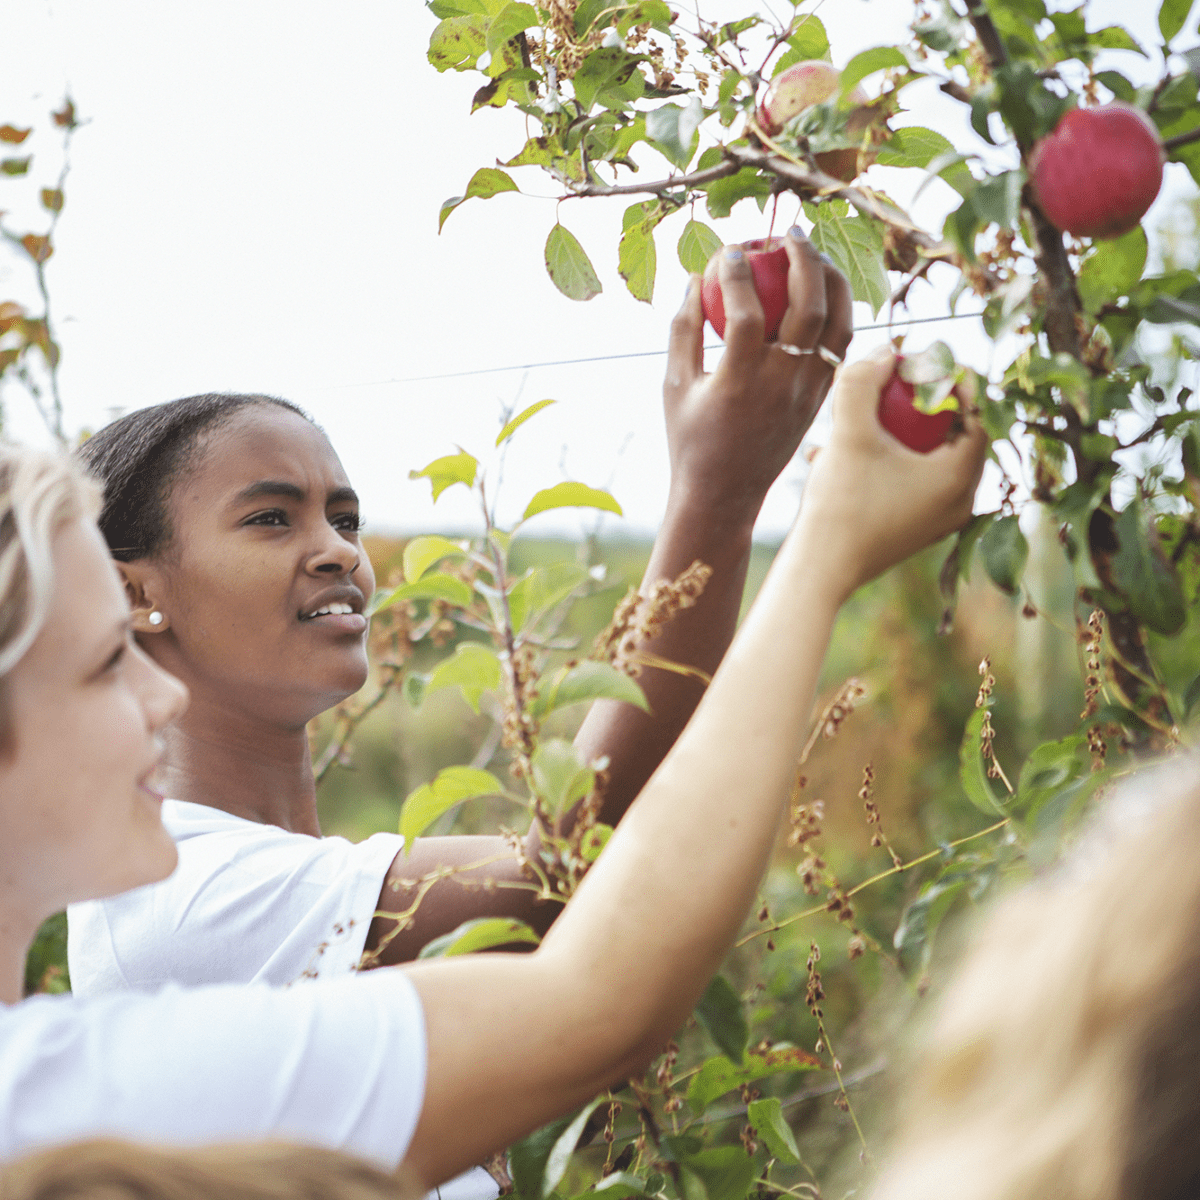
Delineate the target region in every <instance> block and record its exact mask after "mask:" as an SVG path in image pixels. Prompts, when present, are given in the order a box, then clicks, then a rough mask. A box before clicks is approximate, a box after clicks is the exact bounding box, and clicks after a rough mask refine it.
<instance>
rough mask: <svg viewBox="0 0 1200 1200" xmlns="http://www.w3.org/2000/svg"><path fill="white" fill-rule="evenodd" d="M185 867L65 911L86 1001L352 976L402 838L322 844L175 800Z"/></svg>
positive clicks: (77, 985) (171, 814) (170, 823)
mask: <svg viewBox="0 0 1200 1200" xmlns="http://www.w3.org/2000/svg"><path fill="white" fill-rule="evenodd" d="M163 823H164V824H165V825H166V827H167V830H168V832H169V833H170V834H171V836H172V837H173V838H174V839H175V843H176V846H177V847H178V849H179V866H178V867H177V868H176V870H175V872H174V874H172V875H171V877H170V878H169V879H165V880H163V882H162V883H155V884H150V885H149V886H147V887H141V888H136V889H134V890H133V891H131V892H126V893H124V894H123V895H121V896H114V897H111V898H109V899H107V900H93V901H89V902H88V903H86V904H75V905H72V906H71V908H70V909H69V910H68V960H69V967H70V972H71V986H72V989H73V990H74V992H75V994H76V995H78V996H84V997H90V996H98V995H102V994H104V993H109V992H114V991H128V990H130V989H133V990H135V991H155V990H157V989H158V988H160V987H162V986H163V985H164V984H167V983H181V984H183V985H185V986H188V987H196V986H200V985H203V984H207V983H227V982H228V983H260V982H261V983H270V984H275V985H283V984H288V983H291V982H293V981H294V980H296V979H300V978H305V977H308V978H315V977H320V978H322V979H325V978H337V977H339V976H343V975H346V974H347V973H349V972H351V971H353V970H354V969H355V967H356V965H357V963H358V960H359V958H360V956H361V955H362V951H363V946H364V945H365V943H366V937H367V931H368V929H369V928H370V924H371V917H372V915H373V914H374V912H375V910H376V908H377V906H378V904H379V893H380V889H381V888H382V887H383V883H384V879H385V877H386V875H387V871H388V868H389V867H390V866H391V864H392V860H393V859H394V858H395V857H396V855H397V854H398V853H399V852H400V850H401V848H402V847H403V845H404V840H403V838H401V837H399V836H398V835H396V834H387V833H377V834H375V835H374V836H373V837H370V838H367V839H366V840H365V841H363V842H358V843H355V842H349V841H347V840H346V839H345V838H338V837H326V838H314V837H309V836H307V835H306V834H300V833H289V832H288V831H286V830H284V829H280V828H278V827H277V826H274V825H260V824H257V823H256V822H254V821H246V820H243V819H242V818H240V817H234V816H231V815H230V814H229V813H226V812H222V811H221V810H220V809H215V808H208V807H207V806H205V805H202V804H188V803H184V802H181V801H176V800H167V801H166V802H164V804H163Z"/></svg>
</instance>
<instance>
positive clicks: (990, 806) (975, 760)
mask: <svg viewBox="0 0 1200 1200" xmlns="http://www.w3.org/2000/svg"><path fill="white" fill-rule="evenodd" d="M987 712H988V710H987V707H986V706H981V707H980V708H977V709H976V710H975V711H974V712H973V713H972V714H971V719H970V720H969V721H968V722H967V727H966V729H964V730H963V739H962V744H961V745H960V746H959V751H958V777H959V779H960V780H961V782H962V786H963V791H964V792H966V794H967V799H968V800H970V802H971V803H972V804H973V805H975V807H976V808H977V809H979V811H980V812H984V813H987V815H988V816H989V817H1002V816H1004V815H1005V813H1004V806H1003V805H1002V804H1001V803H1000V801H999V800H997V799H996V793H995V792H993V791H992V781H991V780H990V779H989V778H988V773H987V768H986V767H985V766H984V762H983V750H982V749H981V745H982V743H981V740H980V734H981V733H982V731H983V722H984V719H985V718H986V716H987Z"/></svg>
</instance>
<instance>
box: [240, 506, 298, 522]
mask: <svg viewBox="0 0 1200 1200" xmlns="http://www.w3.org/2000/svg"><path fill="white" fill-rule="evenodd" d="M242 524H243V525H286V524H287V514H286V513H285V512H284V511H283V510H282V509H280V508H269V509H267V510H266V511H265V512H259V513H255V514H254V515H253V516H250V517H247V518H246V519H245V521H243V522H242Z"/></svg>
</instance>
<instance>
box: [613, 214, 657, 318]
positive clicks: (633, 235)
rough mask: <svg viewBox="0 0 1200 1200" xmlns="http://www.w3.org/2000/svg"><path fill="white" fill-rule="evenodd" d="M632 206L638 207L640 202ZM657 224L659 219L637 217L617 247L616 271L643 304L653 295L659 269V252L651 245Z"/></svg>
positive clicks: (622, 235) (648, 301)
mask: <svg viewBox="0 0 1200 1200" xmlns="http://www.w3.org/2000/svg"><path fill="white" fill-rule="evenodd" d="M633 207H634V208H635V209H640V208H641V207H642V206H641V205H640V204H637V205H634V206H633ZM656 207H657V206H656ZM660 219H661V218H660ZM657 224H658V221H638V222H635V223H634V224H632V225H630V226H629V227H628V228H627V229H626V230H625V231H624V233H622V234H621V241H620V244H619V246H618V249H617V271H618V273H619V274H620V276H621V278H622V279H623V280H625V286H626V287H627V288H628V289H629V293H630V295H631V296H633V298H634V299H635V300H641V301H642V302H643V303H645V304H649V303H650V302H651V301H652V300H653V299H654V277H655V275H656V274H657V272H658V252H657V250H656V249H655V247H654V226H655V225H657Z"/></svg>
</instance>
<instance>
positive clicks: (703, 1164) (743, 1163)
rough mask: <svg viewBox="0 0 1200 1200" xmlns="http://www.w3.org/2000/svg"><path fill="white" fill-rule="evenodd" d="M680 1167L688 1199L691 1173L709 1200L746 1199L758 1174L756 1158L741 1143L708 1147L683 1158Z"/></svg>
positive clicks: (689, 1199)
mask: <svg viewBox="0 0 1200 1200" xmlns="http://www.w3.org/2000/svg"><path fill="white" fill-rule="evenodd" d="M680 1167H681V1168H682V1170H683V1173H684V1176H685V1180H684V1186H683V1191H684V1193H685V1196H688V1200H691V1196H690V1193H689V1191H688V1188H687V1183H686V1176H688V1175H691V1176H693V1177H694V1178H695V1179H696V1180H698V1181H699V1183H700V1185H701V1187H702V1188H703V1192H704V1196H705V1197H706V1198H707V1200H744V1197H745V1196H746V1194H747V1193H748V1192H749V1191H750V1185H751V1184H752V1183H753V1182H754V1176H755V1174H756V1170H755V1165H754V1159H752V1158H751V1157H750V1156H749V1155H748V1154H747V1153H746V1151H745V1150H744V1149H742V1147H741V1146H709V1147H708V1148H707V1149H705V1150H700V1151H698V1152H697V1153H695V1154H689V1155H688V1156H687V1157H686V1158H683V1159H681V1160H680Z"/></svg>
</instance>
